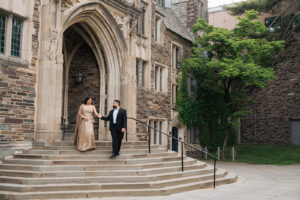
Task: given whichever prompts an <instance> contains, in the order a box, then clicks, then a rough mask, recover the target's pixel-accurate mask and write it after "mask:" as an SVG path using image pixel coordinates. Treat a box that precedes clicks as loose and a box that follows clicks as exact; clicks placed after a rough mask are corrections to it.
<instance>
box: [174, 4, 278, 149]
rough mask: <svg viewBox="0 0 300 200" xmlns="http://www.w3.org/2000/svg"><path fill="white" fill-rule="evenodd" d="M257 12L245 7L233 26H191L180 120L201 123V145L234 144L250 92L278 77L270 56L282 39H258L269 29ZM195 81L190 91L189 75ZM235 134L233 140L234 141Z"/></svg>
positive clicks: (184, 71) (178, 98) (276, 50)
mask: <svg viewBox="0 0 300 200" xmlns="http://www.w3.org/2000/svg"><path fill="white" fill-rule="evenodd" d="M257 15H258V12H256V11H253V10H252V11H247V12H246V14H245V16H244V17H239V20H240V22H239V23H238V24H237V26H236V28H234V29H233V30H227V29H223V28H217V27H213V26H210V25H208V24H207V22H206V21H204V20H201V19H200V20H199V21H198V22H197V23H196V24H195V26H194V27H193V32H195V33H196V34H198V35H201V37H197V38H196V40H195V42H194V47H193V49H192V52H193V54H192V56H191V57H190V58H188V59H186V60H185V61H184V62H183V63H182V79H181V81H180V90H179V93H178V96H177V108H178V112H179V120H180V121H181V122H182V123H183V124H186V125H188V126H191V125H198V126H199V127H200V132H201V133H200V137H199V138H200V144H201V145H205V146H208V147H209V149H210V150H215V149H216V147H217V146H222V145H223V143H224V140H225V143H227V141H228V140H229V143H232V144H233V143H234V142H233V141H234V138H235V137H234V134H235V131H234V130H235V128H236V127H237V126H238V125H239V124H238V122H237V119H238V118H240V117H242V116H244V115H245V114H248V113H249V111H248V108H247V107H246V106H245V105H246V103H247V102H248V96H247V94H248V93H249V91H251V90H252V89H254V88H263V87H265V86H266V81H267V80H270V79H275V73H274V70H273V69H272V68H268V67H266V66H268V65H270V63H271V62H272V55H273V54H274V53H276V52H279V51H282V50H283V41H272V42H269V41H267V40H266V39H264V38H261V37H258V36H259V35H261V34H263V33H264V32H266V31H267V29H266V28H265V27H264V26H263V25H262V24H261V23H260V22H258V21H256V19H257ZM188 76H191V77H194V78H195V79H196V80H197V87H196V88H194V89H195V91H194V92H195V93H196V94H197V97H196V98H195V97H193V96H192V95H190V94H189V92H188V89H187V83H186V82H187V77H188ZM230 138H231V140H230Z"/></svg>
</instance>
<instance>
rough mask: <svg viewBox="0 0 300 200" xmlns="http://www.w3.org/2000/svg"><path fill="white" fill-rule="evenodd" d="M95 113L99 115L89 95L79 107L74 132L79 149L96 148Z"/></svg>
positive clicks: (75, 142)
mask: <svg viewBox="0 0 300 200" xmlns="http://www.w3.org/2000/svg"><path fill="white" fill-rule="evenodd" d="M93 114H95V115H97V116H98V117H99V114H98V113H97V111H96V108H95V106H94V105H92V98H90V97H87V98H85V100H84V103H83V104H81V106H80V108H79V111H78V114H77V120H76V127H75V132H74V144H77V149H78V150H79V151H87V150H90V149H95V148H96V145H95V135H94V122H95V120H94V117H93Z"/></svg>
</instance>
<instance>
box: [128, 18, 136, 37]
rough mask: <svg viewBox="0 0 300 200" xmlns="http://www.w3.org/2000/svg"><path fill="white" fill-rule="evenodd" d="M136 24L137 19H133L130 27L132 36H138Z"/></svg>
mask: <svg viewBox="0 0 300 200" xmlns="http://www.w3.org/2000/svg"><path fill="white" fill-rule="evenodd" d="M136 24H137V18H131V19H130V25H129V34H130V35H131V36H132V35H135V34H136Z"/></svg>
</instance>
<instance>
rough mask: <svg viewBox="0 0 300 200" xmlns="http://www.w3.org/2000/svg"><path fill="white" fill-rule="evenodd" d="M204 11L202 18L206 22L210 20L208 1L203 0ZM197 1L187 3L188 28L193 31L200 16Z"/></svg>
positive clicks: (191, 0) (190, 0)
mask: <svg viewBox="0 0 300 200" xmlns="http://www.w3.org/2000/svg"><path fill="white" fill-rule="evenodd" d="M202 3H203V11H202V16H201V17H202V18H203V19H205V20H206V21H207V20H208V11H207V6H208V3H207V0H203V1H202ZM197 4H198V1H197V0H189V1H188V3H187V13H188V14H187V27H188V28H189V29H191V28H192V27H193V25H194V24H195V23H196V22H197V20H198V18H199V16H198V12H199V11H198V10H197Z"/></svg>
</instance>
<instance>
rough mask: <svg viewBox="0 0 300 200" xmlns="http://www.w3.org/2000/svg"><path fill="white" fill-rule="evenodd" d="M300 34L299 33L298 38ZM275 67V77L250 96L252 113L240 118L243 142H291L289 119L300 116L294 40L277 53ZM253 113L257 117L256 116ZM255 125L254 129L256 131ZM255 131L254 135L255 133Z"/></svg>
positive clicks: (299, 61) (298, 53) (299, 58)
mask: <svg viewBox="0 0 300 200" xmlns="http://www.w3.org/2000/svg"><path fill="white" fill-rule="evenodd" d="M299 36H300V34H298V38H300V37H299ZM277 61H280V62H279V63H277V64H275V66H274V69H275V72H276V76H277V79H276V80H274V81H269V83H268V86H267V87H266V88H264V89H261V90H259V91H257V92H256V93H255V94H253V95H252V99H254V100H256V102H257V103H256V112H255V105H254V104H252V105H251V110H252V113H253V115H249V116H246V117H245V118H244V119H243V121H242V127H241V136H242V142H243V143H255V142H256V143H268V144H274V143H285V144H287V143H291V128H290V120H291V119H296V118H298V119H299V118H300V87H299V85H300V48H299V45H298V42H297V41H293V42H292V45H289V46H288V47H287V48H286V50H285V52H284V53H282V54H281V55H280V56H278V58H277ZM254 113H256V120H255V115H254ZM255 128H256V130H255ZM255 132H256V134H255Z"/></svg>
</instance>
